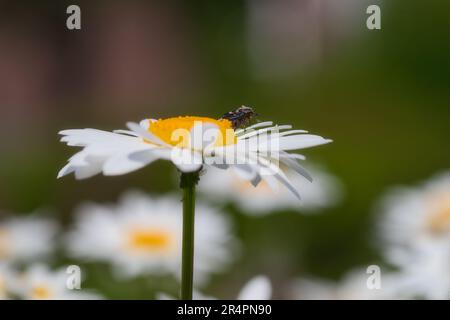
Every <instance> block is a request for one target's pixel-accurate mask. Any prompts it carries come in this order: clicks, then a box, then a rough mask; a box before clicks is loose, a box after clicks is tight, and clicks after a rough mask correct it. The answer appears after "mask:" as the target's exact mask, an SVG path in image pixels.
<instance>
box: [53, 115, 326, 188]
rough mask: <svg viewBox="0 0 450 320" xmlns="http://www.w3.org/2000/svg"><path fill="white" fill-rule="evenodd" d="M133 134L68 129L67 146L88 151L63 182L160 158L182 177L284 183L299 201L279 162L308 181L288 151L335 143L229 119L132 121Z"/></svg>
mask: <svg viewBox="0 0 450 320" xmlns="http://www.w3.org/2000/svg"><path fill="white" fill-rule="evenodd" d="M127 125H128V128H129V129H130V130H116V131H115V132H107V131H101V130H96V129H73V130H63V131H60V134H61V135H62V136H63V137H62V138H61V141H62V142H66V143H67V144H68V145H69V146H76V147H82V148H83V149H82V150H81V151H79V152H78V153H76V154H75V155H74V156H73V157H72V158H70V160H69V163H68V164H67V165H66V166H65V167H64V168H62V169H61V170H60V172H59V173H58V178H59V177H62V176H64V175H67V174H70V173H74V174H75V177H76V178H77V179H84V178H88V177H91V176H93V175H95V174H98V173H103V174H104V175H121V174H126V173H129V172H132V171H135V170H137V169H140V168H142V167H144V166H146V165H148V164H150V163H152V162H154V161H156V160H158V159H163V160H169V161H172V162H173V163H174V164H175V166H176V167H177V168H178V169H179V170H180V171H182V172H196V171H198V170H200V169H201V168H202V166H203V165H208V166H215V167H218V168H222V169H227V168H232V169H233V170H235V171H236V172H238V173H239V175H240V176H241V177H242V178H244V179H245V180H247V181H251V182H252V184H253V185H257V184H258V183H259V182H260V181H261V180H264V181H266V182H267V183H268V184H269V185H271V186H273V185H274V184H275V183H277V182H280V183H281V184H283V185H284V186H286V187H287V188H288V189H289V190H290V191H291V192H293V193H294V194H295V195H296V196H297V197H299V195H298V192H297V190H296V189H295V187H294V186H293V185H292V184H291V183H290V181H289V179H288V178H287V177H286V175H285V173H284V172H283V170H281V169H280V166H279V163H282V164H284V165H285V166H286V167H288V168H291V169H292V170H294V171H296V172H297V173H299V174H301V175H304V176H306V177H309V175H308V174H307V173H306V171H305V170H304V169H303V168H302V167H301V166H300V165H299V164H298V162H297V160H298V159H303V157H302V156H300V155H296V154H291V153H289V152H288V151H291V150H299V149H304V148H309V147H314V146H318V145H322V144H326V143H329V142H331V140H328V139H324V138H322V137H320V136H317V135H311V134H306V132H305V131H303V130H290V129H291V128H292V126H290V125H281V126H273V123H272V122H261V123H257V124H255V125H252V126H249V127H247V128H245V129H236V130H235V129H234V128H233V126H232V123H231V122H230V121H229V120H227V119H219V120H216V119H212V118H206V117H191V116H185V117H176V118H168V119H160V120H155V119H145V120H142V121H141V122H140V123H139V124H137V123H133V122H129V123H128V124H127Z"/></svg>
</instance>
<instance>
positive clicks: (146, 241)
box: [129, 229, 172, 251]
mask: <svg viewBox="0 0 450 320" xmlns="http://www.w3.org/2000/svg"><path fill="white" fill-rule="evenodd" d="M129 236H130V238H129V240H130V242H129V245H130V248H131V249H134V250H143V251H162V250H165V249H167V248H169V247H170V245H171V242H172V241H171V240H172V237H171V234H170V233H169V232H167V231H161V230H155V229H134V230H132V231H131V233H130V235H129Z"/></svg>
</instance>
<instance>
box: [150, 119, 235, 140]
mask: <svg viewBox="0 0 450 320" xmlns="http://www.w3.org/2000/svg"><path fill="white" fill-rule="evenodd" d="M198 124H204V125H207V124H212V125H215V126H217V129H218V130H219V135H218V137H217V139H216V141H215V146H225V145H230V144H235V143H236V141H237V138H236V135H235V134H234V130H233V127H232V124H231V122H230V121H229V120H227V119H221V120H216V119H212V118H206V117H191V116H186V117H176V118H167V119H160V120H157V121H153V122H152V121H150V126H149V128H148V131H149V132H150V133H152V134H154V135H155V136H157V137H158V138H159V139H161V140H162V141H164V142H165V143H167V144H170V145H172V146H177V147H180V148H189V146H190V145H191V143H190V131H191V129H192V128H193V127H194V125H198Z"/></svg>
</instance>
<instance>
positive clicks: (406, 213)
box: [379, 172, 450, 248]
mask: <svg viewBox="0 0 450 320" xmlns="http://www.w3.org/2000/svg"><path fill="white" fill-rule="evenodd" d="M380 203H381V204H380V205H379V211H381V212H384V214H385V216H384V219H383V220H382V223H381V238H382V240H383V242H384V243H386V245H396V246H402V247H403V246H404V247H410V248H411V247H415V246H417V245H422V244H424V245H426V244H432V243H447V244H450V172H447V173H444V174H441V175H438V176H436V177H434V178H432V179H431V180H430V181H429V182H427V183H425V184H424V185H422V186H419V187H417V188H395V189H393V190H391V191H389V192H388V193H387V194H386V195H385V196H384V197H383V198H382V200H381V201H380Z"/></svg>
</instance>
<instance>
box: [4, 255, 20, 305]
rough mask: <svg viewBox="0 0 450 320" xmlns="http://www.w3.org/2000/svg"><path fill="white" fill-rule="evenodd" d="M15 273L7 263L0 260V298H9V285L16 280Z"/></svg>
mask: <svg viewBox="0 0 450 320" xmlns="http://www.w3.org/2000/svg"><path fill="white" fill-rule="evenodd" d="M16 277H17V275H16V273H15V271H14V270H13V269H12V268H11V266H10V265H9V264H6V263H3V262H0V300H6V299H10V298H11V286H12V285H13V283H14V282H15V281H16Z"/></svg>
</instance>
